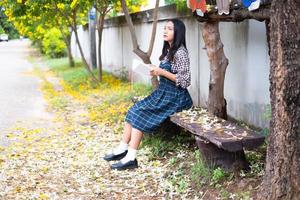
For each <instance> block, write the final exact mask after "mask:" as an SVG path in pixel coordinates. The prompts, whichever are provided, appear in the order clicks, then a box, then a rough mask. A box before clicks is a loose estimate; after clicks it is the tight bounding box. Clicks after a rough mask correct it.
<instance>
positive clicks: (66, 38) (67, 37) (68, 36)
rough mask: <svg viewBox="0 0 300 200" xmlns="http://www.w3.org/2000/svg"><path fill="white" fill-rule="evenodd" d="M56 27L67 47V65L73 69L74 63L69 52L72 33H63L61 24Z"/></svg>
mask: <svg viewBox="0 0 300 200" xmlns="http://www.w3.org/2000/svg"><path fill="white" fill-rule="evenodd" d="M57 25H58V27H59V30H60V32H61V35H62V37H63V40H64V42H65V44H66V46H67V53H68V58H69V65H70V67H74V66H75V62H74V58H73V55H72V51H71V34H72V33H68V34H66V33H65V32H64V29H63V27H62V25H61V24H59V23H57Z"/></svg>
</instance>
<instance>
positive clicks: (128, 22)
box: [121, 0, 139, 51]
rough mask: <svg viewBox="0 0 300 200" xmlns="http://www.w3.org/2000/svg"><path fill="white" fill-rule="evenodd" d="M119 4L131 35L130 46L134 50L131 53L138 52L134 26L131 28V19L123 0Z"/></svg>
mask: <svg viewBox="0 0 300 200" xmlns="http://www.w3.org/2000/svg"><path fill="white" fill-rule="evenodd" d="M121 4H122V9H123V12H124V14H125V18H126V21H127V24H128V28H129V31H130V34H131V39H132V44H133V49H134V50H133V51H138V50H139V46H138V42H137V38H136V34H135V30H134V26H133V23H132V20H131V17H130V15H129V11H128V8H127V5H126V2H125V0H121Z"/></svg>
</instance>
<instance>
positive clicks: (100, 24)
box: [98, 14, 105, 82]
mask: <svg viewBox="0 0 300 200" xmlns="http://www.w3.org/2000/svg"><path fill="white" fill-rule="evenodd" d="M104 17H105V15H102V14H100V16H99V19H98V40H99V43H98V63H99V65H98V66H99V68H98V79H99V81H100V82H101V81H102V57H101V55H102V51H101V45H102V33H103V26H104Z"/></svg>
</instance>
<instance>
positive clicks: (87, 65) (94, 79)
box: [72, 14, 99, 83]
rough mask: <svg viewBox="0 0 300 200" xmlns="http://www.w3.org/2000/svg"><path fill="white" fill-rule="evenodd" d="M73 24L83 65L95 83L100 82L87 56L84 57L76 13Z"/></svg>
mask: <svg viewBox="0 0 300 200" xmlns="http://www.w3.org/2000/svg"><path fill="white" fill-rule="evenodd" d="M72 20H73V22H74V24H73V26H72V29H73V31H74V34H75V38H76V42H77V45H78V48H79V52H80V55H81V60H82V62H83V65H84V67H85V68H86V70H87V71H88V72H89V74H90V75H91V77H92V79H93V81H94V82H95V83H99V80H98V79H97V78H96V77H95V75H94V74H93V72H92V70H91V68H90V66H89V64H88V63H87V61H86V59H85V57H84V53H83V50H82V47H81V44H80V41H79V36H78V32H77V24H76V15H75V14H74V15H73V19H72Z"/></svg>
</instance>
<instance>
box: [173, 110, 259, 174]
mask: <svg viewBox="0 0 300 200" xmlns="http://www.w3.org/2000/svg"><path fill="white" fill-rule="evenodd" d="M170 121H171V122H173V123H175V124H176V125H178V126H180V127H182V128H184V129H186V130H188V131H189V132H191V133H192V134H194V135H195V138H196V144H197V146H198V147H199V149H200V152H201V155H202V159H204V161H205V162H206V163H207V164H208V165H210V166H219V167H222V168H224V169H225V170H227V171H232V170H235V169H237V168H238V169H245V170H248V169H249V163H248V162H247V160H246V158H245V153H244V149H247V150H251V149H255V148H257V147H259V146H260V145H262V144H263V142H264V140H265V137H264V136H262V135H258V134H256V133H255V132H254V131H253V130H251V129H249V128H244V127H241V126H239V125H237V124H236V123H234V122H230V121H226V120H223V119H221V118H218V117H216V116H213V115H211V114H209V113H208V112H207V111H206V110H205V109H202V108H192V109H190V110H187V111H182V112H180V113H175V114H174V115H172V116H170Z"/></svg>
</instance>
